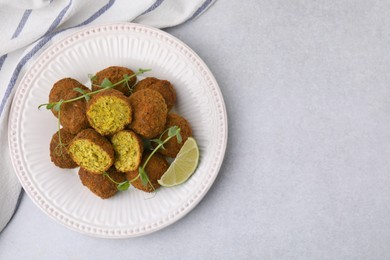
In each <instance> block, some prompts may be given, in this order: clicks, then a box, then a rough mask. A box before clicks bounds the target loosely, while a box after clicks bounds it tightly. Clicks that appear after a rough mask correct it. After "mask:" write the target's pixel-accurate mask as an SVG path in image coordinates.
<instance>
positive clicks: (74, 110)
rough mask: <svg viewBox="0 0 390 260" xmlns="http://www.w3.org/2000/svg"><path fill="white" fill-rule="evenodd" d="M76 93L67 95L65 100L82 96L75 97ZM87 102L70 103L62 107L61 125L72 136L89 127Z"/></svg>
mask: <svg viewBox="0 0 390 260" xmlns="http://www.w3.org/2000/svg"><path fill="white" fill-rule="evenodd" d="M74 92H75V91H73V92H71V93H68V94H66V95H65V100H69V99H72V98H75V97H78V96H80V95H81V94H78V95H75V94H74ZM86 106H87V104H86V101H85V99H80V100H76V101H73V102H70V103H64V104H62V105H61V111H60V123H61V125H62V126H63V128H65V129H66V130H68V131H69V132H71V133H72V134H77V133H79V132H80V131H81V130H83V129H86V128H88V127H89V122H88V119H87V115H86Z"/></svg>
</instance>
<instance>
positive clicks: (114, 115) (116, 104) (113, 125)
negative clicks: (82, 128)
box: [87, 96, 131, 135]
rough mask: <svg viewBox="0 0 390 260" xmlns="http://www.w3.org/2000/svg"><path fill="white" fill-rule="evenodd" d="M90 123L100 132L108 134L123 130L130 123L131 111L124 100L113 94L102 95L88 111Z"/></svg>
mask: <svg viewBox="0 0 390 260" xmlns="http://www.w3.org/2000/svg"><path fill="white" fill-rule="evenodd" d="M87 114H88V117H89V119H90V124H91V126H92V127H93V128H95V129H96V131H98V132H99V133H100V134H103V135H107V134H112V133H115V132H117V131H120V130H122V129H123V128H124V127H125V125H127V124H129V123H130V118H131V111H130V107H129V105H128V104H127V103H126V102H124V101H123V100H121V99H119V98H115V97H111V96H107V97H101V98H99V99H98V100H96V102H95V103H93V104H92V105H91V106H90V107H89V109H88V111H87Z"/></svg>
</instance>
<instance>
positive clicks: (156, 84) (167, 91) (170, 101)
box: [134, 77, 176, 110]
mask: <svg viewBox="0 0 390 260" xmlns="http://www.w3.org/2000/svg"><path fill="white" fill-rule="evenodd" d="M146 88H148V89H153V90H155V91H157V92H159V93H160V94H161V95H162V96H163V98H164V100H165V103H166V104H167V108H168V110H171V108H172V107H173V105H175V102H176V92H175V89H174V88H173V86H172V84H171V83H170V82H169V81H168V80H160V79H157V78H153V77H149V78H145V79H143V80H141V81H139V82H138V83H137V84H136V85H135V87H134V92H137V91H139V90H142V89H146Z"/></svg>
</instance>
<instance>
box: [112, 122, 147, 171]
mask: <svg viewBox="0 0 390 260" xmlns="http://www.w3.org/2000/svg"><path fill="white" fill-rule="evenodd" d="M111 143H112V146H113V147H114V151H115V162H114V166H115V168H116V169H117V170H118V171H120V172H128V171H134V170H137V169H138V166H139V165H140V163H141V159H142V153H143V151H144V145H143V142H142V140H141V138H140V137H139V136H138V135H137V134H136V133H134V132H133V131H130V130H122V131H119V132H118V133H116V134H114V135H113V136H112V137H111Z"/></svg>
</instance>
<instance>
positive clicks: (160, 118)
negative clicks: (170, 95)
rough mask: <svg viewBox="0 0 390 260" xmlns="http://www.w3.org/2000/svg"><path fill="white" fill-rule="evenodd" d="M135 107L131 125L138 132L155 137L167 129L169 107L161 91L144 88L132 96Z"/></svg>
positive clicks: (146, 136)
mask: <svg viewBox="0 0 390 260" xmlns="http://www.w3.org/2000/svg"><path fill="white" fill-rule="evenodd" d="M130 103H131V106H132V107H133V122H132V123H131V124H130V125H129V128H130V129H132V130H133V131H134V132H136V133H137V134H140V135H141V136H143V137H145V138H153V137H155V136H157V135H159V134H160V133H161V132H162V131H163V130H164V129H165V123H166V120H167V114H168V109H167V105H166V103H165V100H164V98H163V97H162V95H161V94H160V93H158V92H157V91H155V90H152V89H143V90H139V91H137V92H135V93H133V94H132V95H131V96H130Z"/></svg>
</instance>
